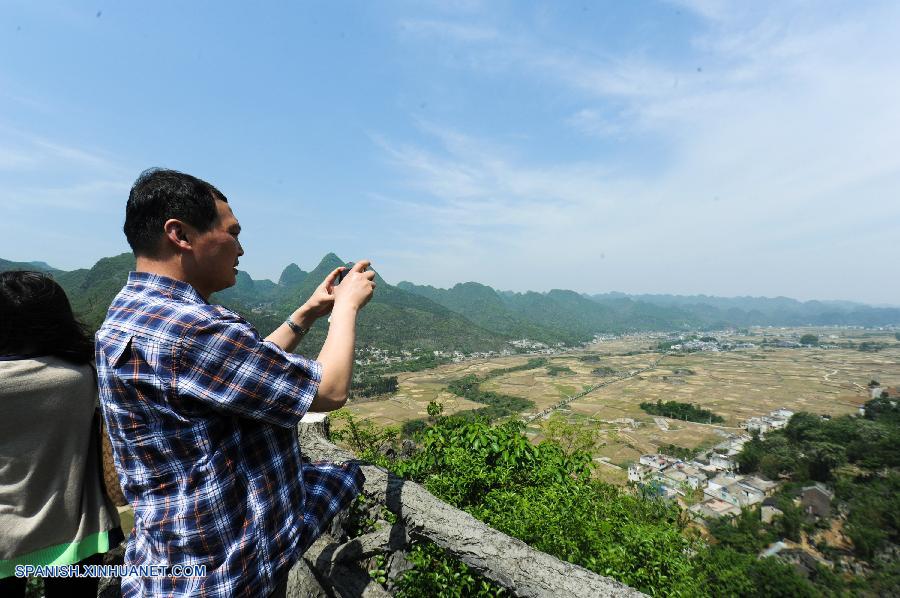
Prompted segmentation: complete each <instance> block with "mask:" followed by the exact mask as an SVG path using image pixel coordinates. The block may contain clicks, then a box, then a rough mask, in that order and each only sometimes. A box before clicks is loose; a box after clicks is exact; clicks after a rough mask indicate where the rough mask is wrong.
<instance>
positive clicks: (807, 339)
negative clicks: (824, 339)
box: [800, 334, 819, 346]
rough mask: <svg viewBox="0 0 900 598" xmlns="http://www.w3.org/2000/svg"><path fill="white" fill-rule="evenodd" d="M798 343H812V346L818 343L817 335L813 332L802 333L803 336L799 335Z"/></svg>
mask: <svg viewBox="0 0 900 598" xmlns="http://www.w3.org/2000/svg"><path fill="white" fill-rule="evenodd" d="M800 344H801V345H813V346H815V345H818V344H819V337H818V336H816V335H815V334H804V335H803V336H801V337H800Z"/></svg>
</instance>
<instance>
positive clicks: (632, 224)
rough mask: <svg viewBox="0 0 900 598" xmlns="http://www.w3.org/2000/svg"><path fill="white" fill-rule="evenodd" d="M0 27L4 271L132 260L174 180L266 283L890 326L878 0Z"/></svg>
mask: <svg viewBox="0 0 900 598" xmlns="http://www.w3.org/2000/svg"><path fill="white" fill-rule="evenodd" d="M0 15H2V16H3V18H2V19H0V22H2V23H4V25H3V31H4V35H2V36H0V197H2V198H3V199H2V200H0V256H2V257H4V258H6V259H11V260H17V261H31V260H42V261H46V262H48V263H49V264H51V265H53V266H55V267H58V268H63V269H66V270H71V269H74V268H76V267H90V265H92V264H93V262H94V261H96V259H98V257H97V256H100V257H102V256H109V255H114V254H118V253H121V252H122V251H125V250H127V247H126V245H125V241H124V236H123V235H122V232H121V225H122V219H123V216H124V203H125V199H126V197H127V193H128V189H129V187H130V185H131V183H132V182H133V181H134V179H135V178H136V177H137V175H138V174H139V173H140V172H141V171H142V170H143V169H145V168H148V167H151V166H166V167H171V168H176V169H179V170H183V171H185V172H189V173H191V174H194V175H197V176H199V177H202V178H204V179H206V180H208V181H210V182H212V183H213V184H215V185H216V186H217V187H219V188H220V189H221V190H222V191H223V192H224V193H225V195H226V196H228V198H229V201H230V203H231V205H232V208H233V209H234V211H235V214H236V215H237V217H238V218H239V219H240V220H241V222H242V225H243V229H244V233H243V234H242V241H243V243H244V246H245V248H246V251H247V253H246V255H245V256H244V258H242V261H241V267H242V268H243V269H246V270H247V271H249V272H252V273H253V275H254V277H259V278H269V279H277V277H278V274H279V273H280V269H281V268H283V267H284V265H286V264H287V263H290V262H296V263H298V264H300V265H301V266H302V267H303V268H304V269H308V268H309V267H310V266H309V262H310V260H311V259H317V258H315V257H314V258H309V257H307V256H322V255H324V254H326V253H327V252H329V251H334V252H336V253H337V254H338V255H340V256H341V257H342V258H345V259H360V258H363V257H367V258H370V259H372V261H373V262H374V264H375V265H376V267H377V268H378V270H379V272H380V274H381V275H382V276H384V277H385V279H386V280H391V281H400V280H404V279H406V280H410V281H414V282H415V283H416V284H428V285H433V286H437V287H441V288H448V287H450V286H452V285H453V284H455V283H457V282H463V281H477V282H480V283H482V284H486V285H489V286H491V287H494V288H498V289H510V290H514V291H524V290H535V291H542V290H544V291H545V290H549V289H552V288H563V289H571V290H574V291H577V292H580V293H590V294H596V293H604V292H609V291H620V292H624V293H628V294H647V293H653V294H678V295H697V294H706V295H710V296H719V297H741V296H766V297H775V296H785V297H792V298H796V299H798V300H801V301H806V300H810V299H817V300H843V301H854V302H860V303H865V304H869V305H897V304H898V303H900V300H898V297H900V278H898V277H897V276H896V275H895V272H896V264H897V263H900V242H898V239H900V201H898V199H897V190H898V189H900V154H898V153H897V152H896V151H895V148H896V147H897V146H898V145H900V111H898V110H897V109H896V106H898V105H900V61H897V60H896V58H892V57H896V56H898V55H900V36H897V35H896V26H895V23H897V22H900V4H897V3H895V2H889V1H887V0H873V1H871V2H865V3H854V4H851V5H848V4H847V3H842V2H837V1H823V2H817V3H808V2H802V1H796V2H794V1H788V2H766V3H763V2H759V3H756V2H755V3H746V2H737V1H732V2H729V1H725V0H722V1H720V0H669V1H649V0H647V1H642V2H633V3H621V2H600V3H588V4H585V5H584V6H577V5H570V4H559V3H536V4H529V5H524V4H521V3H514V2H509V3H508V2H480V1H477V0H465V1H461V2H455V3H451V4H447V3H443V2H425V3H418V4H413V3H407V2H402V1H397V2H384V3H377V4H369V3H348V4H339V5H324V6H320V5H286V6H285V5H282V6H278V7H277V8H275V7H266V8H260V7H257V6H251V5H242V4H237V5H229V4H221V3H202V2H198V3H191V4H189V5H183V4H181V3H174V2H161V3H155V4H154V5H153V6H149V7H148V6H142V5H127V4H126V5H114V6H108V7H107V6H104V7H98V6H97V5H96V4H89V3H84V2H74V3H70V2H47V3H12V4H7V5H5V6H3V7H2V8H0ZM113 49H114V50H113ZM92 260H93V261H92Z"/></svg>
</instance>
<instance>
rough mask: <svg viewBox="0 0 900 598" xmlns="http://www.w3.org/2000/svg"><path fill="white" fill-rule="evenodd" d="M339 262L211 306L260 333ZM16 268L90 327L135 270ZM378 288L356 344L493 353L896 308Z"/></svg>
mask: <svg viewBox="0 0 900 598" xmlns="http://www.w3.org/2000/svg"><path fill="white" fill-rule="evenodd" d="M345 263H346V262H344V261H343V260H341V259H340V258H339V257H338V256H336V255H335V254H333V253H329V254H328V255H326V256H325V257H323V258H322V260H321V261H320V262H319V264H318V265H317V266H316V267H315V268H314V269H313V270H312V271H311V272H305V271H304V270H302V269H301V268H300V267H299V266H297V265H296V264H290V265H288V266H287V267H286V268H285V269H284V271H283V272H282V273H281V276H280V277H279V279H278V282H273V281H271V280H267V279H262V280H254V279H253V278H252V277H251V276H250V275H249V274H247V273H246V272H243V271H239V272H238V277H237V284H235V286H234V287H232V288H230V289H227V290H225V291H222V292H220V293H217V294H216V295H214V296H213V297H212V299H211V300H212V301H215V302H219V303H222V304H223V305H226V306H228V307H230V308H232V309H234V310H236V311H238V312H240V313H242V314H243V315H244V316H245V317H246V318H247V319H248V320H250V321H251V322H252V323H253V324H254V325H255V326H256V327H257V328H258V329H259V330H260V332H261V333H262V334H264V335H265V334H267V333H268V332H269V331H271V330H272V329H274V328H275V327H277V326H278V325H279V324H280V323H281V322H282V321H284V319H285V318H286V317H287V316H288V315H289V314H290V313H291V312H292V311H293V310H294V309H296V307H297V306H299V305H300V304H301V303H302V302H303V301H304V300H305V299H306V298H307V297H309V295H310V294H311V293H312V291H313V290H314V289H315V288H316V286H318V285H319V283H320V282H321V281H322V280H323V279H324V278H325V276H327V274H328V273H330V272H331V271H332V270H333V269H334V268H336V267H338V266H341V265H344V264H345ZM14 269H33V270H42V271H46V272H49V273H50V274H52V275H53V277H54V278H55V279H56V280H57V281H58V282H59V283H60V285H62V287H63V288H64V289H65V290H66V292H67V293H68V295H69V298H70V300H71V302H72V307H73V309H74V310H75V311H76V312H77V313H78V314H79V316H80V317H81V318H82V319H83V320H84V322H85V323H86V324H87V325H88V326H89V327H91V328H92V329H96V328H97V327H99V325H100V324H101V323H102V321H103V318H104V316H105V314H106V310H107V308H108V306H109V304H110V302H111V301H112V299H113V297H114V296H115V294H116V293H117V292H118V291H119V289H120V288H121V287H122V285H123V284H124V282H125V280H126V278H127V276H128V272H129V271H131V270H132V269H134V257H133V256H132V255H131V254H130V253H123V254H121V255H118V256H115V257H108V258H103V259H101V260H100V261H98V262H97V263H96V264H95V265H94V266H93V267H92V268H90V269H79V270H72V271H69V272H66V271H63V270H59V269H56V268H53V267H52V266H50V265H48V264H46V263H44V262H11V261H7V260H3V259H0V270H14ZM376 281H377V283H378V288H377V290H376V292H375V296H374V298H373V299H372V301H371V302H370V303H369V305H368V306H367V307H366V309H364V310H363V311H362V312H361V314H360V320H359V329H358V340H359V345H360V346H366V347H377V348H383V349H394V350H396V349H413V348H416V347H418V348H422V349H441V350H458V351H464V352H472V351H485V350H497V349H500V348H502V347H504V346H505V345H506V342H507V341H508V340H512V339H521V338H529V339H532V340H537V341H542V342H545V343H551V344H552V343H558V342H563V343H566V344H570V345H571V344H577V343H579V342H582V341H586V340H590V339H591V338H592V337H593V336H594V335H595V334H600V333H623V332H636V331H647V330H668V331H682V330H708V329H718V328H725V327H730V326H733V327H746V326H752V325H761V326H766V325H772V326H800V325H854V326H885V325H893V324H900V308H884V307H870V306H867V305H862V304H858V303H851V302H838V301H806V302H800V301H796V300H794V299H788V298H785V297H777V298H774V299H769V298H764V297H735V298H723V297H708V296H705V295H698V296H678V295H625V294H623V293H606V294H602V295H593V296H588V295H582V294H579V293H576V292H574V291H566V290H552V291H549V292H547V293H536V292H527V293H513V292H510V291H497V290H495V289H493V288H491V287H489V286H486V285H482V284H479V283H477V282H465V283H459V284H457V285H455V286H454V287H453V288H450V289H439V288H435V287H432V286H422V285H416V284H413V283H411V282H405V281H404V282H400V283H398V284H397V285H390V284H388V283H387V282H385V281H384V280H383V279H382V278H381V277H380V276H378V275H377V274H376ZM325 330H326V325H325V323H324V321H321V322H319V323H318V324H317V326H316V327H314V328H313V330H312V331H311V332H310V335H309V337H308V339H307V340H306V341H304V350H306V351H308V352H310V353H312V352H313V351H314V350H317V349H318V348H319V347H320V346H321V344H322V342H323V341H324V338H325Z"/></svg>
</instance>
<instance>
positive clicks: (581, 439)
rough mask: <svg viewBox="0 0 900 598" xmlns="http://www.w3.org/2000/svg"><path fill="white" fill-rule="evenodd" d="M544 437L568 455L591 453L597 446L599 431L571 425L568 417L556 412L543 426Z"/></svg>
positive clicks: (592, 427) (589, 427)
mask: <svg viewBox="0 0 900 598" xmlns="http://www.w3.org/2000/svg"><path fill="white" fill-rule="evenodd" d="M541 430H542V431H543V432H544V437H545V438H546V439H547V440H549V441H550V442H555V443H556V444H558V445H559V446H561V447H562V449H563V450H564V451H565V452H566V454H567V455H572V454H574V453H581V452H590V451H591V450H593V448H594V447H595V446H596V445H597V440H598V435H599V430H598V429H597V428H595V427H594V426H584V425H579V424H574V423H570V422H569V421H568V419H566V416H565V415H563V414H562V413H560V412H558V411H556V412H554V413H553V414H552V415H551V416H550V417H549V418H547V419H546V420H545V421H544V422H543V423H542V424H541Z"/></svg>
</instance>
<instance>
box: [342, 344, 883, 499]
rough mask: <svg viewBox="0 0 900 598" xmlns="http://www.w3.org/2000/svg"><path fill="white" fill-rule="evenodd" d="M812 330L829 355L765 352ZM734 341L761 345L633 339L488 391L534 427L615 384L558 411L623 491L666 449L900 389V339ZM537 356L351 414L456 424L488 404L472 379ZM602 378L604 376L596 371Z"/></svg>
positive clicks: (459, 366)
mask: <svg viewBox="0 0 900 598" xmlns="http://www.w3.org/2000/svg"><path fill="white" fill-rule="evenodd" d="M810 332H812V333H814V334H818V335H819V336H820V338H821V339H822V340H821V342H822V343H823V344H824V343H828V346H829V347H830V348H818V347H816V348H810V347H803V348H774V347H768V346H760V343H761V341H763V340H768V341H773V340H796V338H798V337H799V335H801V334H804V333H810ZM658 336H659V335H657V337H658ZM727 340H728V341H729V342H732V343H734V342H743V341H748V342H752V343H754V344H756V345H757V346H756V347H755V348H747V349H738V350H733V351H723V352H694V353H683V354H682V353H676V354H665V353H663V352H660V351H656V350H651V348H652V347H655V346H656V344H657V342H658V341H659V338H653V337H651V336H650V335H634V336H627V337H622V338H618V339H614V340H609V341H603V342H600V343H595V344H593V345H590V346H587V347H585V348H584V349H581V350H578V351H572V352H568V353H558V354H555V355H551V356H547V358H548V363H547V364H546V365H545V366H542V367H539V368H535V369H529V370H522V371H515V372H511V373H508V374H504V375H501V376H497V377H494V378H491V379H490V380H488V381H486V382H484V383H482V384H481V389H482V390H487V391H495V392H499V393H503V394H508V395H514V396H518V397H524V398H527V399H530V400H531V401H533V402H534V403H535V408H534V409H533V410H532V411H531V412H525V413H523V414H522V417H523V419H526V420H528V419H529V417H530V416H533V415H535V414H536V413H538V412H541V411H543V410H545V409H547V408H551V407H553V406H555V405H557V404H558V403H559V402H560V401H561V400H564V399H566V398H567V397H570V396H572V395H574V394H576V393H579V392H582V391H583V390H585V389H588V388H591V387H593V386H595V385H597V384H599V383H602V382H610V383H609V384H607V385H605V386H603V387H601V388H597V389H596V390H593V391H591V392H589V393H587V394H586V395H585V396H583V397H580V398H578V399H575V400H573V401H571V402H568V404H567V405H565V406H563V407H561V408H559V409H557V410H556V411H558V412H560V413H562V414H564V415H565V416H566V417H567V418H568V419H569V420H570V421H571V422H572V423H577V424H578V425H581V426H591V427H593V428H595V429H596V430H597V431H598V436H599V442H598V444H597V446H596V448H595V450H594V456H595V461H597V462H598V464H600V465H601V466H600V467H598V475H600V476H601V477H603V478H605V479H608V480H610V481H616V482H619V481H624V479H625V473H624V471H622V470H621V469H617V467H624V466H626V465H627V464H628V463H630V462H633V461H635V460H636V459H637V458H638V456H640V455H641V454H643V453H648V452H653V451H655V450H656V448H657V447H658V446H660V445H663V444H675V445H679V446H683V447H687V448H695V447H703V446H710V445H713V444H715V443H717V442H718V441H719V440H721V439H722V437H723V436H725V435H726V434H728V433H736V432H739V431H740V427H739V426H740V423H741V422H742V421H744V420H746V419H748V418H750V417H753V416H759V415H764V414H767V413H768V412H770V411H772V410H774V409H777V408H780V407H784V408H787V409H791V410H793V411H809V412H812V413H820V414H829V415H834V416H836V415H842V414H846V413H856V412H857V410H858V408H859V406H860V405H862V404H863V403H865V402H866V401H867V400H868V398H869V392H868V389H867V384H868V383H869V381H870V380H872V379H875V380H878V381H879V382H880V383H881V384H882V386H891V387H894V386H897V385H900V343H897V341H896V339H895V337H894V333H892V332H891V333H888V332H881V333H879V332H873V331H863V330H859V329H827V328H826V329H751V330H750V332H749V333H748V334H747V335H746V336H730V337H729V338H728V339H727ZM866 341H870V342H872V341H874V342H880V343H883V344H884V345H886V347H885V348H882V349H881V350H880V351H877V352H863V351H860V350H858V349H857V348H852V345H850V343H855V344H857V345H858V344H859V343H861V342H866ZM637 351H639V352H638V353H637V354H634V353H635V352H637ZM531 357H533V356H525V355H518V356H511V357H502V358H493V359H481V360H475V361H466V362H461V363H454V364H448V365H444V366H441V367H438V368H435V369H433V370H426V371H422V372H415V373H402V374H398V376H397V377H398V382H399V388H398V391H397V392H396V394H394V395H393V396H391V397H389V398H386V399H383V400H376V401H369V402H364V403H359V404H351V405H349V407H348V408H349V409H350V411H351V412H353V413H354V414H355V415H357V416H360V417H362V418H365V419H369V420H371V421H373V422H374V423H376V424H378V425H380V426H396V425H400V424H402V423H403V422H405V421H408V420H412V419H419V418H424V417H426V408H427V406H428V403H429V401H438V402H440V403H442V404H443V405H444V413H445V414H450V413H455V412H457V411H461V410H466V409H475V408H478V407H480V406H482V405H481V404H479V403H474V402H472V401H469V400H466V399H463V398H460V397H458V396H455V395H453V394H452V393H450V392H449V391H448V390H447V385H448V384H449V383H450V381H452V380H454V379H457V378H460V377H462V376H465V375H467V374H476V375H478V376H484V374H486V373H487V372H489V371H491V370H495V369H499V368H509V367H513V366H519V365H522V364H525V363H526V362H527V361H528V359H529V358H531ZM585 358H587V359H585ZM548 366H556V368H555V369H558V368H568V370H571V372H569V371H566V370H563V371H558V372H557V373H556V375H550V373H548ZM648 368H649V369H648ZM598 369H599V370H601V371H599V372H598V373H592V372H594V370H598ZM640 370H644V371H640ZM636 372H637V373H636ZM603 374H605V375H603ZM657 400H662V401H669V400H674V401H679V402H684V403H692V404H695V405H697V406H699V407H702V408H704V409H709V410H710V411H712V412H713V413H715V414H718V415H721V416H722V417H723V418H724V420H725V421H724V423H721V424H712V425H709V424H702V423H691V422H684V421H680V420H674V419H668V418H661V417H653V416H651V415H649V414H647V413H645V412H644V411H642V410H641V409H640V407H639V406H638V405H639V403H641V402H643V401H651V402H655V401H657ZM541 421H542V418H537V419H535V420H534V421H531V422H529V423H528V427H527V433H528V435H529V437H530V438H531V439H532V440H533V441H535V442H539V441H540V440H541V438H542V435H541V427H540V423H541Z"/></svg>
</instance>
